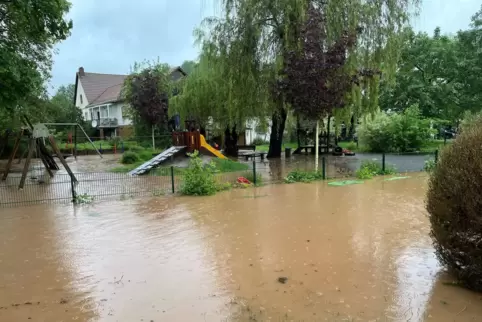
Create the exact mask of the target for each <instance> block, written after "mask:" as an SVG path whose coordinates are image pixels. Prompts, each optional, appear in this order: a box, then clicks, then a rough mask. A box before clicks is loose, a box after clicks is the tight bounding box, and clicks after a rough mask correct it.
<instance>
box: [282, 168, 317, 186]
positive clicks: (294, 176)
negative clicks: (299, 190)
mask: <svg viewBox="0 0 482 322" xmlns="http://www.w3.org/2000/svg"><path fill="white" fill-rule="evenodd" d="M322 179H323V174H322V173H321V171H303V170H294V171H291V172H290V173H288V175H287V176H286V178H285V182H286V183H294V182H312V181H316V180H322Z"/></svg>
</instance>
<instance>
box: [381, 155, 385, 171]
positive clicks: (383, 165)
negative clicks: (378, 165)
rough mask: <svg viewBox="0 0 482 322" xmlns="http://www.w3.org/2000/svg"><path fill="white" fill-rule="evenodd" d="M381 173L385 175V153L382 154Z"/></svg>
mask: <svg viewBox="0 0 482 322" xmlns="http://www.w3.org/2000/svg"><path fill="white" fill-rule="evenodd" d="M382 172H383V174H385V152H383V154H382Z"/></svg>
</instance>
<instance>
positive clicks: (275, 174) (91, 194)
mask: <svg viewBox="0 0 482 322" xmlns="http://www.w3.org/2000/svg"><path fill="white" fill-rule="evenodd" d="M437 156H438V152H437V151H435V152H433V153H426V154H410V155H406V154H363V153H360V154H358V155H357V156H356V157H334V156H321V157H320V160H319V161H320V163H319V167H318V171H320V172H321V175H320V176H319V177H322V178H323V179H325V180H331V179H336V178H348V177H354V176H356V171H357V169H359V168H360V166H361V165H362V164H363V163H364V162H367V161H369V162H372V163H373V162H375V163H377V164H379V165H380V166H381V167H382V169H384V170H385V169H388V168H391V169H394V170H395V172H398V173H405V172H417V171H423V170H424V167H425V165H426V162H434V161H436V159H437ZM313 161H314V160H313V158H311V157H309V156H297V157H293V159H291V158H290V159H289V160H288V158H287V159H281V160H275V161H268V160H259V159H256V162H247V163H246V164H247V169H246V170H243V171H234V172H224V173H217V174H216V175H215V177H216V180H217V182H218V183H220V184H236V182H237V181H238V178H239V177H245V178H247V179H248V180H249V181H251V182H252V183H254V184H256V185H265V184H272V183H282V182H284V179H285V178H286V177H287V176H288V174H289V173H290V172H291V171H295V170H301V171H314V169H315V167H314V166H315V165H314V162H313ZM184 171H185V168H181V167H175V166H168V167H161V168H157V169H154V170H153V171H151V172H150V173H148V174H146V175H140V176H130V175H128V174H126V173H113V172H82V173H74V175H75V178H76V180H73V178H71V177H70V176H69V175H68V174H62V173H57V174H55V175H54V177H53V178H50V177H49V175H48V173H47V172H43V171H39V172H38V173H35V172H31V173H29V176H28V177H27V180H26V183H25V186H24V188H23V189H21V190H19V189H18V185H19V182H20V175H19V174H18V173H12V174H9V176H8V177H7V179H6V180H5V181H0V207H12V206H24V205H29V204H38V203H59V202H61V203H62V202H63V203H72V202H74V203H83V202H90V201H92V200H94V201H97V200H107V199H112V198H114V199H126V198H134V197H139V196H141V197H142V196H143V197H156V196H164V195H173V194H177V193H179V192H180V190H181V186H182V181H183V175H184Z"/></svg>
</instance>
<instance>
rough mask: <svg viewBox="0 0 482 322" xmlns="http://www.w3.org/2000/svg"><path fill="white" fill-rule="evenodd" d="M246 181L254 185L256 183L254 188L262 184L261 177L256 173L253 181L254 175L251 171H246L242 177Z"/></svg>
mask: <svg viewBox="0 0 482 322" xmlns="http://www.w3.org/2000/svg"><path fill="white" fill-rule="evenodd" d="M243 177H245V178H246V179H248V180H249V181H250V182H252V183H254V182H255V181H256V186H260V185H262V184H263V176H262V175H261V174H259V173H256V180H254V173H253V170H251V171H246V172H245V173H244V175H243Z"/></svg>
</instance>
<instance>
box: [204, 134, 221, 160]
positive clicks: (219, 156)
mask: <svg viewBox="0 0 482 322" xmlns="http://www.w3.org/2000/svg"><path fill="white" fill-rule="evenodd" d="M200 136H201V147H202V148H204V149H206V150H208V151H209V152H211V154H212V155H214V156H216V157H218V158H220V159H226V157H225V156H224V154H222V153H221V152H219V151H218V150H216V149H215V148H213V147H212V146H211V145H209V144H208V143H207V142H206V138H205V137H204V135H202V134H201V135H200Z"/></svg>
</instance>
